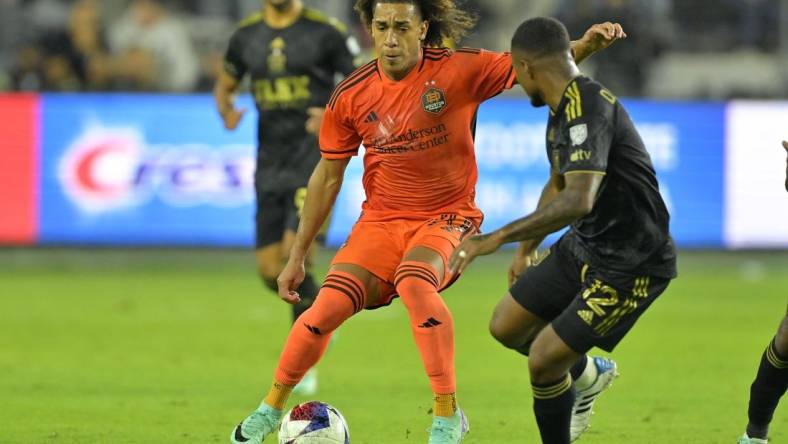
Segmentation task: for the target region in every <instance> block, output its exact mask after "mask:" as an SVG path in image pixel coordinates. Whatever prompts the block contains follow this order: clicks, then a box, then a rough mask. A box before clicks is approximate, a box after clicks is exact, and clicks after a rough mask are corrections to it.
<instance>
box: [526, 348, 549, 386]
mask: <svg viewBox="0 0 788 444" xmlns="http://www.w3.org/2000/svg"><path fill="white" fill-rule="evenodd" d="M528 374H529V375H530V376H531V382H534V383H537V384H543V383H548V382H552V381H553V380H554V378H551V374H552V367H551V365H550V362H549V360H547V359H546V357H545V355H544V354H542V353H539V352H538V350H537V351H534V350H532V351H531V354H530V355H529V356H528Z"/></svg>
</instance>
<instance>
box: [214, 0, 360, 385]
mask: <svg viewBox="0 0 788 444" xmlns="http://www.w3.org/2000/svg"><path fill="white" fill-rule="evenodd" d="M357 47H358V45H357V44H356V43H355V41H354V40H352V38H350V37H348V36H347V35H346V30H345V27H344V25H342V24H341V23H339V22H337V21H336V20H334V19H330V18H328V17H326V16H325V15H323V14H322V13H320V12H318V11H316V10H313V9H309V8H305V7H304V6H303V4H302V3H301V0H265V1H264V3H263V10H262V11H261V12H259V13H257V14H254V15H252V16H251V17H249V18H247V19H246V20H244V21H242V22H241V23H240V25H239V27H238V29H237V30H236V31H235V33H234V34H233V35H232V37H231V38H230V44H229V47H228V49H227V53H226V56H225V63H224V67H225V69H224V72H222V73H221V74H220V76H219V79H218V81H217V83H216V87H215V89H214V96H215V99H216V106H217V109H218V111H219V114H220V115H221V117H222V120H223V121H224V126H225V128H227V129H229V130H233V129H235V128H236V127H237V126H238V123H239V121H240V120H241V118H242V117H243V114H244V112H245V110H238V109H236V108H235V106H234V101H233V97H234V95H235V93H236V92H237V91H238V89H239V88H240V85H241V81H242V79H243V78H244V76H245V75H247V74H248V75H249V77H250V79H251V90H252V95H253V96H254V100H255V103H256V106H257V110H258V112H259V123H258V128H257V132H258V136H257V137H258V151H257V168H256V172H255V188H256V195H257V214H256V257H257V267H258V273H259V275H260V277H261V278H262V280H263V282H264V283H265V285H266V286H267V287H268V288H270V289H272V290H273V291H274V292H276V290H277V283H276V278H277V276H278V275H279V273H280V272H281V270H282V267H283V264H284V263H285V262H286V261H287V257H286V255H287V253H288V252H289V251H290V247H291V245H292V241H293V239H294V236H295V230H296V229H297V228H298V220H299V212H300V207H301V205H302V204H303V202H304V199H305V196H306V184H307V182H308V180H309V176H310V175H311V174H312V170H314V168H315V165H317V162H318V161H319V160H320V150H319V148H318V146H317V137H316V134H317V132H318V130H319V129H320V121H321V120H322V116H323V110H324V108H325V104H326V102H328V99H329V97H330V95H331V92H332V90H333V89H334V86H335V84H336V81H337V76H338V75H339V76H341V77H344V76H345V75H347V74H349V73H350V72H352V71H353V70H354V69H355V66H354V64H353V58H354V56H355V55H354V53H357V52H358V50H357ZM317 290H318V289H317V286H316V285H315V281H314V279H313V277H312V276H311V275H310V274H307V276H306V278H305V279H304V282H303V284H301V286H300V287H299V288H298V292H299V294H300V295H301V302H300V303H298V304H295V305H293V321H295V319H296V318H298V316H300V315H301V313H303V312H304V311H305V310H306V309H307V308H309V306H310V305H311V304H312V302H313V301H314V298H315V296H316V295H317ZM299 389H300V390H301V391H302V392H303V393H304V394H311V393H313V392H314V390H315V389H316V379H315V373H314V372H310V373H309V374H308V375H307V376H306V377H305V378H304V380H303V381H302V384H301V387H299Z"/></svg>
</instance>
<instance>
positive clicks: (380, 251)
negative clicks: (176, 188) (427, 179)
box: [331, 214, 479, 308]
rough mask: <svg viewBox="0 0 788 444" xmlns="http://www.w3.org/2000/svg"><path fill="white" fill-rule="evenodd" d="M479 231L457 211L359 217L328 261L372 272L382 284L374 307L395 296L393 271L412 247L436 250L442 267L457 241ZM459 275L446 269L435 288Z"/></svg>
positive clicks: (442, 287)
mask: <svg viewBox="0 0 788 444" xmlns="http://www.w3.org/2000/svg"><path fill="white" fill-rule="evenodd" d="M478 231H479V229H478V228H477V227H476V224H475V223H474V222H473V221H472V220H471V219H467V218H465V217H462V216H459V215H456V214H441V215H440V216H438V217H435V218H432V219H429V220H426V221H421V220H410V219H394V220H390V221H384V222H368V221H363V220H359V221H358V222H356V224H355V225H354V226H353V229H352V230H351V232H350V235H349V236H348V238H347V240H346V241H345V243H344V244H343V245H342V246H341V247H340V248H339V251H337V254H336V256H334V260H333V261H331V265H336V264H353V265H358V266H360V267H362V268H364V269H366V270H367V271H369V272H370V273H372V274H373V275H375V276H376V277H377V278H378V279H379V280H380V284H381V285H380V292H381V294H380V300H379V301H378V303H377V304H376V305H375V306H374V307H367V308H378V307H381V306H384V305H389V304H391V301H392V300H393V299H394V298H395V297H397V294H396V290H395V289H394V273H395V271H396V270H397V267H398V266H399V264H400V263H401V262H402V260H403V259H404V258H405V255H406V254H407V253H408V252H409V251H410V250H412V249H413V248H415V247H425V248H429V249H431V250H434V251H436V252H437V253H438V254H440V255H441V257H442V258H443V265H444V268H445V267H446V265H447V264H448V262H449V256H451V253H452V251H454V249H455V248H456V247H457V246H458V245H459V244H460V242H461V241H462V240H463V239H464V238H465V237H466V236H468V235H471V234H475V233H477V232H478ZM458 277H459V276H458V275H449V273H448V272H447V273H446V275H445V276H444V277H443V282H442V283H441V288H439V289H438V290H439V291H440V290H443V289H445V288H448V287H449V286H450V285H451V284H453V283H454V281H455V280H457V278H458Z"/></svg>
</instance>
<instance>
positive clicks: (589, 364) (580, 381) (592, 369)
mask: <svg viewBox="0 0 788 444" xmlns="http://www.w3.org/2000/svg"><path fill="white" fill-rule="evenodd" d="M596 377H597V370H596V364H594V358H592V357H590V356H589V357H588V360H587V361H586V368H585V369H583V373H582V374H581V375H580V377H579V378H577V379H576V380H575V390H577V391H583V390H585V389H587V388H589V387H591V384H593V383H594V381H596Z"/></svg>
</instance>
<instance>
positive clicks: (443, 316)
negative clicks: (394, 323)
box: [394, 261, 457, 416]
mask: <svg viewBox="0 0 788 444" xmlns="http://www.w3.org/2000/svg"><path fill="white" fill-rule="evenodd" d="M394 284H395V286H396V288H397V293H398V294H399V296H400V298H401V299H402V303H403V304H405V307H406V308H407V309H408V316H409V317H410V326H411V330H412V331H413V337H414V338H415V340H416V345H417V346H418V348H419V353H420V354H421V360H422V362H423V363H424V369H425V370H426V371H427V376H428V377H429V378H430V385H431V386H432V391H433V392H434V393H454V392H455V391H456V385H457V383H456V379H455V375H454V320H453V319H452V316H451V312H449V309H448V308H447V307H446V304H444V303H443V299H441V297H440V295H439V294H438V287H439V281H438V273H437V271H436V270H435V269H434V268H433V267H432V266H430V265H428V264H425V263H423V262H416V261H408V262H403V263H402V264H400V266H399V267H398V268H397V272H396V274H395V276H394ZM447 416H451V415H447Z"/></svg>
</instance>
